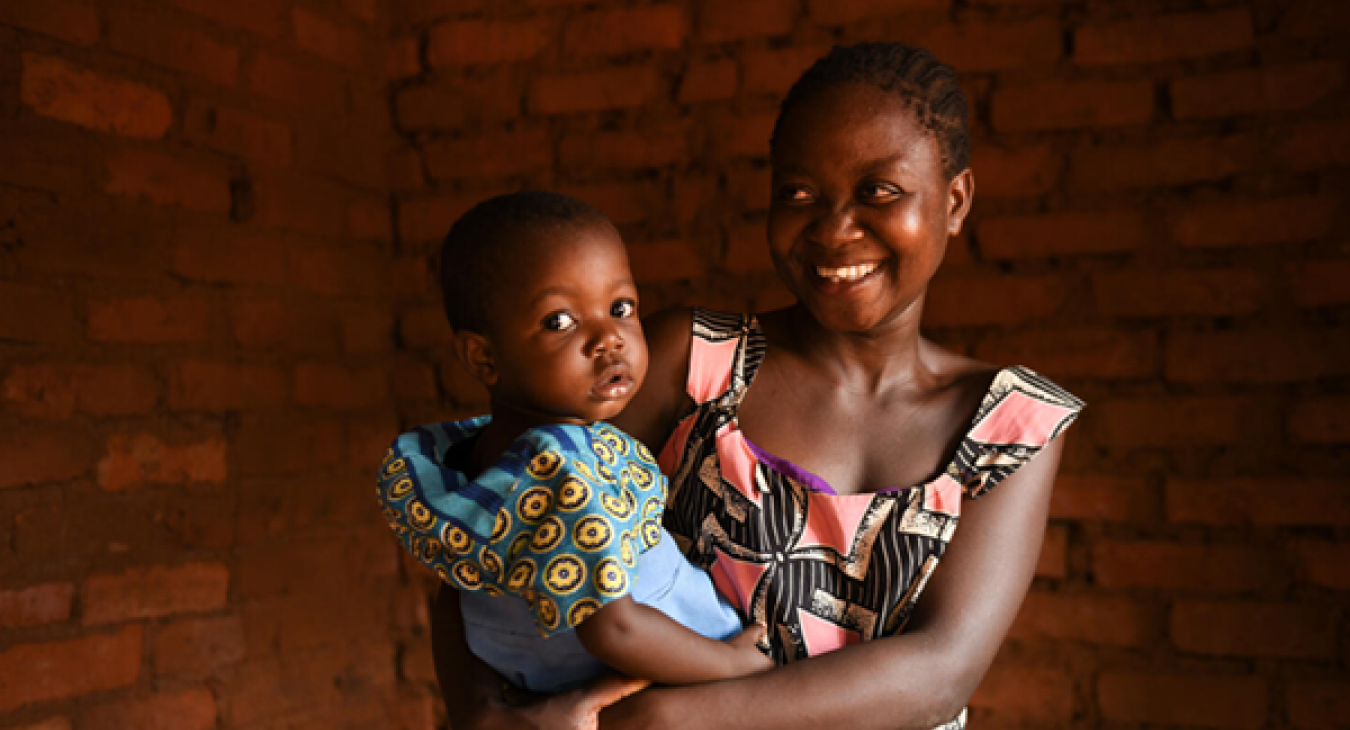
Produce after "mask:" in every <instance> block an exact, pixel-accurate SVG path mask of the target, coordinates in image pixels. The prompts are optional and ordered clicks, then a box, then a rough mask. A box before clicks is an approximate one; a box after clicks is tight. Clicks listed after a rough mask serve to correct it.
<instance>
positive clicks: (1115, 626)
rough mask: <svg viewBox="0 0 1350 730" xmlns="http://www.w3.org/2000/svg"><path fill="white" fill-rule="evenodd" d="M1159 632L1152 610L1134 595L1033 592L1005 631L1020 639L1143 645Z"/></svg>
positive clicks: (1107, 644)
mask: <svg viewBox="0 0 1350 730" xmlns="http://www.w3.org/2000/svg"><path fill="white" fill-rule="evenodd" d="M1158 633H1159V630H1158V621H1157V620H1156V618H1155V617H1154V616H1153V614H1152V612H1151V611H1150V610H1148V609H1147V607H1145V606H1144V605H1143V604H1141V603H1140V602H1139V601H1136V600H1133V599H1129V598H1114V597H1100V596H1079V595H1064V594H1055V593H1038V592H1032V593H1031V594H1030V595H1028V596H1027V598H1026V601H1025V602H1023V604H1022V610H1021V611H1020V612H1019V613H1018V614H1017V620H1016V621H1015V622H1013V625H1012V628H1011V629H1010V630H1009V633H1008V635H1009V637H1010V638H1012V639H1014V640H1023V641H1026V640H1031V639H1041V640H1046V641H1053V642H1060V641H1081V642H1086V643H1089V644H1102V645H1105V646H1146V645H1147V644H1148V643H1149V642H1150V641H1152V639H1153V637H1154V636H1156V635H1157V634H1158Z"/></svg>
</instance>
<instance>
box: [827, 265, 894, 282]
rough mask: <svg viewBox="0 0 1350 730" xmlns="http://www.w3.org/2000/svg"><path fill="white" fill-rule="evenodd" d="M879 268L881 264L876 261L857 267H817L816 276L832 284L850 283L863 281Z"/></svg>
mask: <svg viewBox="0 0 1350 730" xmlns="http://www.w3.org/2000/svg"><path fill="white" fill-rule="evenodd" d="M878 266H879V264H878V263H877V262H876V261H873V262H871V263H866V264H857V265H855V266H837V267H831V266H817V267H816V276H819V277H820V278H822V279H824V280H825V281H828V282H830V283H831V284H838V283H850V282H855V281H861V280H862V278H863V277H865V276H867V275H868V274H870V273H872V272H873V271H876V270H877V267H878Z"/></svg>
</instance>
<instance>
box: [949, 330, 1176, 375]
mask: <svg viewBox="0 0 1350 730" xmlns="http://www.w3.org/2000/svg"><path fill="white" fill-rule="evenodd" d="M975 357H977V358H979V359H981V360H988V361H990V362H1009V363H1018V364H1022V365H1027V366H1028V367H1031V368H1032V369H1034V370H1036V371H1038V372H1042V373H1045V374H1046V375H1049V376H1050V377H1052V378H1065V377H1088V378H1140V377H1148V376H1152V375H1154V374H1156V373H1157V371H1158V361H1159V354H1158V341H1157V336H1156V335H1155V334H1154V333H1152V332H1121V331H1119V330H1114V329H1100V328H1093V329H1083V328H1075V329H1054V330H1025V331H1018V332H995V333H992V334H990V335H989V336H988V337H985V338H984V339H982V340H980V342H979V344H978V345H976V347H975Z"/></svg>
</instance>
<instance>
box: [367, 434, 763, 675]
mask: <svg viewBox="0 0 1350 730" xmlns="http://www.w3.org/2000/svg"><path fill="white" fill-rule="evenodd" d="M489 420H490V417H489V416H480V417H478V418H471V419H468V420H464V421H447V422H444V423H438V424H432V425H428V426H422V427H419V428H415V429H413V430H412V431H409V432H407V433H405V434H403V435H402V436H399V437H398V438H397V439H396V440H395V441H394V443H393V445H392V446H391V447H390V449H389V452H388V454H387V455H386V457H385V461H384V464H383V465H382V466H381V469H380V476H379V486H378V488H377V490H376V491H377V494H378V496H379V498H380V502H381V505H382V507H383V509H384V514H385V517H386V519H387V520H388V521H389V526H390V528H391V529H393V531H394V532H395V533H396V534H397V535H398V537H399V540H400V541H401V542H402V544H403V547H404V548H405V549H406V550H407V551H408V552H409V553H410V554H411V555H413V556H414V557H416V558H417V559H418V560H419V561H420V562H422V563H423V564H425V565H426V566H427V567H428V568H430V569H431V570H433V571H434V572H435V573H436V574H437V575H438V576H440V578H441V579H442V580H444V581H445V582H447V583H449V584H450V585H451V586H454V587H455V588H457V589H459V591H460V607H461V613H462V614H463V617H464V625H465V634H466V639H467V641H468V645H469V649H470V650H471V651H472V652H473V653H474V654H475V655H476V656H478V658H480V659H482V660H483V661H484V662H486V663H487V664H488V665H490V666H492V668H493V669H495V670H496V671H497V672H498V673H499V674H501V675H502V676H503V677H505V678H506V679H508V680H510V681H511V682H513V683H514V684H516V685H517V686H519V687H522V688H525V689H529V690H533V691H536V692H558V691H561V690H564V689H568V688H569V687H573V686H575V685H577V684H581V683H583V682H585V681H588V680H590V679H593V678H595V677H597V676H599V675H600V674H601V673H603V672H604V671H605V666H604V665H603V664H602V663H601V662H600V661H599V660H598V659H596V658H595V657H593V656H591V655H590V654H589V653H588V652H587V651H586V650H585V648H583V647H582V645H581V641H580V639H578V638H577V636H576V632H575V631H573V629H574V628H575V627H576V626H577V625H578V624H580V623H581V622H582V621H584V620H586V619H587V618H588V617H590V616H591V615H592V614H594V613H595V612H596V611H598V610H600V608H601V607H603V606H604V605H605V604H607V603H609V602H611V601H614V600H617V599H619V598H622V597H624V596H627V595H631V596H632V597H633V600H635V601H637V602H638V603H642V604H644V605H647V606H651V607H652V608H655V609H657V610H660V611H661V612H662V613H665V614H666V615H667V616H669V617H671V618H672V619H674V620H675V621H678V622H679V623H681V624H683V625H684V626H686V627H688V628H689V629H691V630H693V631H696V632H698V633H700V634H702V635H704V636H707V637H709V638H712V639H716V640H725V639H728V638H730V637H731V636H733V635H735V634H736V633H738V632H739V631H740V630H741V619H740V616H739V615H738V614H737V612H736V609H735V608H733V607H732V606H731V604H729V603H728V602H727V601H726V600H725V599H724V598H722V597H721V596H719V595H718V594H717V591H716V590H715V589H714V588H713V585H712V581H711V580H710V579H709V577H708V574H707V573H705V572H703V571H702V570H700V569H698V568H695V567H694V566H693V565H691V564H690V563H689V561H688V560H687V559H685V557H684V555H683V554H682V553H681V552H680V550H679V548H678V546H676V544H675V541H674V539H673V538H671V537H670V535H669V534H667V533H666V531H665V529H664V528H663V527H662V526H661V516H662V514H663V512H664V510H665V501H666V478H665V476H663V475H662V474H661V471H660V470H659V469H658V468H657V466H656V460H655V459H654V458H653V457H652V455H651V452H650V451H648V450H647V448H646V447H645V446H643V445H642V444H641V443H640V442H638V441H637V440H636V439H634V438H632V437H631V436H629V435H627V434H625V433H623V432H622V431H620V430H618V429H616V428H614V427H613V426H610V425H609V424H606V423H603V422H597V423H594V424H592V425H589V426H582V425H575V424H551V425H547V426H540V427H538V428H533V429H530V430H528V431H526V432H525V433H524V434H522V435H521V436H520V437H518V438H517V439H516V440H515V441H514V442H513V443H512V444H511V446H510V447H509V448H508V449H507V450H506V451H505V452H504V453H503V454H502V455H501V456H500V457H498V459H497V460H496V461H495V462H494V463H493V464H492V465H491V466H489V467H488V468H487V469H485V470H484V471H483V472H482V473H481V474H479V475H478V476H476V477H474V478H472V479H470V478H468V475H467V474H466V473H465V471H464V465H465V464H467V461H468V455H469V453H470V452H471V446H472V443H473V440H474V439H475V438H476V437H477V436H478V434H479V433H480V432H481V431H482V430H483V428H484V427H485V426H487V424H488V422H489Z"/></svg>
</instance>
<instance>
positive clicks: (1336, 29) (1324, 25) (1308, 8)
mask: <svg viewBox="0 0 1350 730" xmlns="http://www.w3.org/2000/svg"><path fill="white" fill-rule="evenodd" d="M1282 9H1283V10H1284V14H1283V16H1281V18H1280V26H1279V32H1280V35H1284V36H1289V37H1292V38H1321V37H1324V36H1329V35H1344V34H1346V33H1350V8H1347V7H1346V6H1345V5H1343V4H1341V3H1328V2H1322V1H1321V0H1303V2H1291V3H1288V4H1286V5H1285V6H1283V7H1282Z"/></svg>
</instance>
